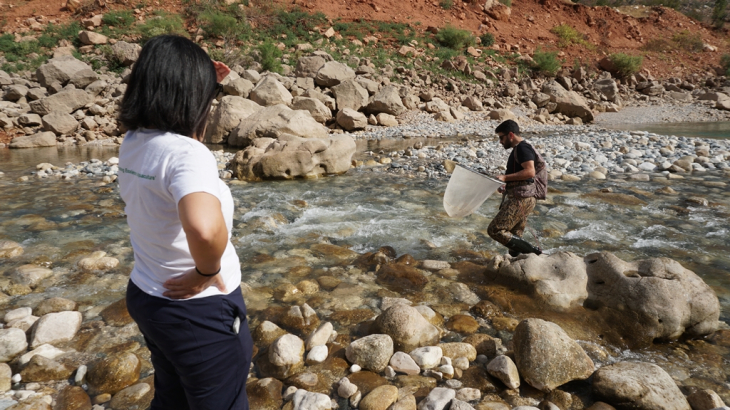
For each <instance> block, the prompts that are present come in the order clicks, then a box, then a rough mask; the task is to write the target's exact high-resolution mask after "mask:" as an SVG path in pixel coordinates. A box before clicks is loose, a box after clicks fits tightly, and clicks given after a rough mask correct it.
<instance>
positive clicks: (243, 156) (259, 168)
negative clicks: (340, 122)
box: [231, 135, 356, 180]
mask: <svg viewBox="0 0 730 410" xmlns="http://www.w3.org/2000/svg"><path fill="white" fill-rule="evenodd" d="M355 149H356V146H355V141H354V140H353V139H352V137H350V136H348V135H332V136H331V137H329V138H322V139H305V138H299V137H296V136H292V135H282V136H280V137H279V139H278V140H272V139H267V138H259V139H258V140H257V141H255V143H254V145H252V146H250V147H248V148H246V149H245V150H243V151H239V152H237V153H236V156H235V157H234V159H233V161H232V162H231V163H232V167H233V171H234V172H233V174H234V176H236V177H237V178H239V179H244V180H261V179H268V178H283V179H292V178H297V177H316V176H319V175H323V174H341V173H343V172H346V171H347V170H349V169H350V166H351V158H352V155H353V154H354V153H355Z"/></svg>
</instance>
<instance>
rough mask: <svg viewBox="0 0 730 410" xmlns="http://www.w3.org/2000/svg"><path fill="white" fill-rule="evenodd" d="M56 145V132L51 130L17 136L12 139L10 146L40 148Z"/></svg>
mask: <svg viewBox="0 0 730 410" xmlns="http://www.w3.org/2000/svg"><path fill="white" fill-rule="evenodd" d="M55 146H56V134H54V133H52V132H50V131H46V132H39V133H37V134H33V135H24V136H22V137H15V138H13V140H12V141H10V148H40V147H55Z"/></svg>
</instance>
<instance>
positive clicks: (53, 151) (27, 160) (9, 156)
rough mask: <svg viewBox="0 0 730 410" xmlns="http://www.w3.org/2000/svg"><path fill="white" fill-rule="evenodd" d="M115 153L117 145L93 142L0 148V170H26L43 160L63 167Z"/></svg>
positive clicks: (116, 153) (104, 159)
mask: <svg viewBox="0 0 730 410" xmlns="http://www.w3.org/2000/svg"><path fill="white" fill-rule="evenodd" d="M117 155H119V147H118V146H101V145H93V144H87V145H81V146H69V147H60V148H54V147H48V148H31V149H0V171H2V172H6V173H7V172H18V171H26V170H28V169H29V168H30V169H33V168H35V166H36V165H37V164H40V163H43V162H47V163H49V164H53V165H56V166H59V167H63V166H64V165H65V164H66V163H67V162H73V163H79V162H81V161H88V160H89V159H92V158H96V159H99V160H102V161H106V160H107V159H109V158H111V157H114V156H117Z"/></svg>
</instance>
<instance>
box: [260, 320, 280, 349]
mask: <svg viewBox="0 0 730 410" xmlns="http://www.w3.org/2000/svg"><path fill="white" fill-rule="evenodd" d="M285 334H287V332H286V330H284V329H282V328H280V327H279V326H277V325H276V324H274V323H272V322H269V321H268V320H264V321H263V322H261V323H260V324H259V325H258V326H256V329H254V331H253V333H252V334H251V336H253V340H254V341H255V342H256V344H257V345H260V346H268V345H270V344H272V343H274V340H276V339H278V338H279V337H281V336H284V335H285Z"/></svg>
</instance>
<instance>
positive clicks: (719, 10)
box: [712, 0, 727, 29]
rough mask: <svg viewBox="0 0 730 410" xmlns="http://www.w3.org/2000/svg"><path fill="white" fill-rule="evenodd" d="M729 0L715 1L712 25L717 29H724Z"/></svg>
mask: <svg viewBox="0 0 730 410" xmlns="http://www.w3.org/2000/svg"><path fill="white" fill-rule="evenodd" d="M726 8H727V0H715V6H714V7H713V8H712V25H713V26H715V28H718V29H720V28H722V27H723V26H724V25H725V18H726V17H727V11H726V10H725V9H726Z"/></svg>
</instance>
